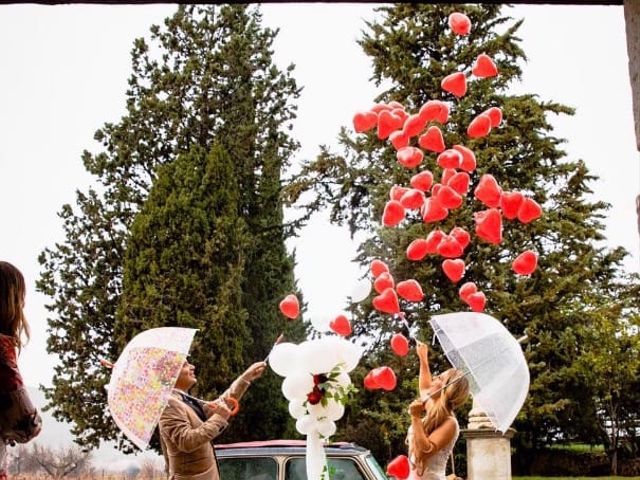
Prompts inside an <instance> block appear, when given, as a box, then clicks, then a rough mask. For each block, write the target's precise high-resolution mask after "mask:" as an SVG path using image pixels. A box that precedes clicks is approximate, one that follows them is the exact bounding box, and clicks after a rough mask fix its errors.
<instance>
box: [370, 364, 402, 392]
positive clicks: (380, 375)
mask: <svg viewBox="0 0 640 480" xmlns="http://www.w3.org/2000/svg"><path fill="white" fill-rule="evenodd" d="M372 372H373V375H372V376H373V380H374V381H375V382H376V384H378V385H379V386H380V388H382V389H383V390H387V391H391V390H393V389H394V388H396V384H397V380H396V374H395V372H394V371H393V370H391V368H389V367H378V368H374V369H373V370H372Z"/></svg>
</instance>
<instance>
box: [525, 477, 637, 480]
mask: <svg viewBox="0 0 640 480" xmlns="http://www.w3.org/2000/svg"><path fill="white" fill-rule="evenodd" d="M594 478H606V479H607V480H640V477H513V480H593V479H594Z"/></svg>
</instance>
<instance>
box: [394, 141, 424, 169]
mask: <svg viewBox="0 0 640 480" xmlns="http://www.w3.org/2000/svg"><path fill="white" fill-rule="evenodd" d="M396 158H397V159H398V163H399V164H400V165H402V166H403V167H405V168H416V167H417V166H418V165H420V164H421V163H422V159H423V158H424V153H422V150H420V149H419V148H416V147H406V146H405V147H403V148H401V149H400V150H398V153H396Z"/></svg>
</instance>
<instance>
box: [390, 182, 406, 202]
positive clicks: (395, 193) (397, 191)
mask: <svg viewBox="0 0 640 480" xmlns="http://www.w3.org/2000/svg"><path fill="white" fill-rule="evenodd" d="M408 190H409V189H408V188H407V187H401V186H400V185H394V186H393V187H391V190H389V199H390V200H395V201H397V202H399V201H400V199H401V198H402V196H403V195H404V194H405V193H407V191H408Z"/></svg>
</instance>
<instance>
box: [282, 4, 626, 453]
mask: <svg viewBox="0 0 640 480" xmlns="http://www.w3.org/2000/svg"><path fill="white" fill-rule="evenodd" d="M501 8H502V7H501V6H500V5H428V4H398V5H394V6H385V7H381V8H379V9H378V12H380V13H381V16H380V18H378V19H377V20H375V21H373V22H371V23H369V24H368V25H367V26H368V29H367V30H366V31H365V32H364V34H363V37H362V39H361V40H360V42H359V43H360V45H361V46H362V48H363V50H364V52H365V53H366V54H367V55H368V56H369V57H370V59H371V61H372V65H373V75H372V79H373V81H374V82H375V83H376V85H378V86H380V85H384V86H385V87H386V86H387V85H388V86H389V87H388V89H387V90H386V91H384V92H383V93H382V94H381V95H380V96H379V98H377V99H375V101H376V102H390V101H392V100H393V101H397V102H400V103H401V104H402V105H403V106H404V108H405V110H406V111H407V112H409V113H414V112H417V111H418V110H419V108H420V107H421V106H422V105H423V104H424V103H425V102H426V101H428V100H433V99H440V100H445V101H452V102H453V108H452V111H451V117H450V120H449V122H448V123H447V124H446V125H445V126H444V127H442V130H443V134H444V139H445V143H446V145H448V146H451V145H455V144H462V145H466V146H467V147H469V148H471V149H472V150H473V151H474V152H475V154H476V157H477V161H478V169H477V170H476V171H475V172H474V173H473V174H472V177H471V186H470V189H469V191H470V192H473V191H474V189H475V187H476V186H477V184H478V180H479V178H480V176H481V175H483V174H485V173H490V174H492V175H493V176H494V177H495V178H496V179H497V180H498V182H499V183H500V185H501V187H502V188H503V190H505V191H521V192H523V193H525V194H526V195H527V196H529V197H532V198H534V199H535V200H536V201H537V202H539V203H540V204H541V205H543V207H544V212H545V213H544V215H543V217H542V218H540V219H539V220H536V221H535V222H532V223H530V224H526V225H523V224H520V223H518V222H509V221H505V229H504V241H503V242H502V243H501V245H500V246H499V247H498V246H493V245H490V244H487V243H485V242H483V241H481V240H480V239H478V238H473V239H472V243H471V245H470V247H469V248H468V249H467V250H466V251H465V255H464V256H463V259H464V260H465V263H466V273H465V276H464V278H463V280H462V281H461V282H460V283H459V284H458V286H460V285H461V284H462V283H463V282H465V281H474V282H476V284H477V285H478V287H479V289H481V290H483V291H484V292H485V293H486V295H487V298H488V302H487V307H486V310H485V311H486V312H487V313H489V314H492V315H493V316H495V317H497V318H498V319H500V320H502V321H503V323H504V325H505V326H506V327H507V328H508V329H509V331H510V332H511V333H512V334H513V335H514V336H516V337H519V336H521V335H523V334H525V333H527V334H528V336H529V339H530V341H529V343H528V344H527V345H526V347H525V348H526V352H525V354H526V357H527V360H528V362H529V366H530V370H531V375H532V384H531V389H530V394H529V397H528V399H527V402H526V404H525V406H524V408H523V410H522V411H521V413H520V415H519V417H518V419H517V421H516V423H515V427H516V428H517V430H518V431H519V432H520V433H519V435H518V437H517V438H516V440H515V443H516V445H518V446H521V447H540V446H542V445H544V444H548V443H551V442H554V441H557V440H558V439H559V438H560V437H562V438H565V439H567V438H581V439H583V440H587V441H589V440H591V439H592V438H594V435H595V434H596V433H597V432H596V430H597V429H596V427H595V425H596V422H595V415H596V407H595V404H594V403H593V402H588V401H587V402H585V400H584V398H583V396H582V392H583V391H584V390H583V388H586V386H585V383H584V381H583V379H580V378H578V377H577V376H575V374H574V372H573V371H572V369H571V365H572V362H573V361H574V360H575V358H576V356H577V350H576V347H575V343H574V342H575V339H576V337H575V329H576V327H577V326H578V325H582V324H584V323H585V322H589V315H588V313H586V312H585V311H584V310H585V309H584V308H583V307H581V306H580V300H583V299H586V298H587V297H588V296H589V295H590V294H591V293H593V292H594V291H597V288H598V284H599V282H601V281H603V280H604V279H611V278H613V277H615V276H616V274H617V272H618V271H619V269H620V265H621V263H620V262H621V259H622V258H623V257H624V255H625V252H624V251H622V250H621V249H617V250H613V251H606V250H604V249H602V248H600V247H598V246H597V243H596V242H597V241H599V240H602V239H603V228H604V227H603V225H602V222H601V219H602V218H603V210H605V209H606V208H607V207H608V206H607V204H606V203H604V202H602V201H592V200H589V199H588V198H587V195H588V194H590V193H591V191H590V189H589V184H590V183H591V182H593V181H594V180H595V177H593V176H592V175H590V174H589V172H588V170H587V168H586V166H585V164H584V163H583V162H582V161H573V160H569V159H567V158H565V153H564V152H563V151H562V149H561V144H562V143H563V142H564V140H562V139H559V138H556V137H554V136H553V134H552V130H553V128H552V125H551V124H550V123H549V119H548V117H549V116H551V115H560V114H569V115H570V114H572V113H573V111H572V109H571V108H569V107H567V106H564V105H561V104H559V103H555V102H550V101H542V100H540V99H539V98H537V96H536V95H533V94H530V95H513V94H510V93H509V92H508V88H509V86H510V85H511V84H513V83H514V82H515V81H517V80H519V78H520V75H521V68H520V64H521V62H522V61H523V60H525V59H526V57H525V54H524V52H523V50H522V49H521V47H520V41H519V39H518V38H517V32H518V28H519V26H520V23H521V22H513V21H512V20H511V19H510V18H508V17H507V16H505V15H503V14H502V13H501ZM455 11H461V12H464V13H466V14H467V15H468V16H469V17H470V18H471V21H472V24H473V27H472V30H471V33H470V35H469V36H467V37H458V36H455V35H453V34H452V33H451V32H450V30H449V29H448V27H447V19H448V16H449V14H451V13H452V12H455ZM481 53H486V54H487V55H489V56H490V57H491V58H493V60H494V61H495V62H496V64H497V66H498V69H499V72H500V73H499V76H498V77H495V78H489V79H481V80H474V81H472V82H471V83H470V84H469V89H468V91H467V93H466V95H465V96H464V97H462V98H461V99H459V100H456V99H455V98H454V97H453V96H452V95H450V94H447V93H446V92H444V91H443V90H442V89H441V87H440V82H441V80H442V78H444V77H445V76H446V75H449V74H451V73H453V72H456V71H465V72H467V73H468V72H469V71H470V68H471V65H472V64H473V62H474V60H475V59H476V57H477V56H478V55H479V54H481ZM372 103H373V102H372ZM493 106H498V107H500V108H501V109H502V111H503V113H504V118H505V122H504V124H503V125H502V126H501V127H499V128H497V129H495V130H493V131H492V132H491V134H490V135H489V136H487V137H486V138H480V139H474V140H471V139H469V138H468V136H467V134H466V129H467V126H468V125H469V123H470V122H471V120H472V119H473V118H474V117H475V116H476V115H477V114H479V113H480V112H482V111H484V110H486V109H487V108H489V107H493ZM354 113H355V112H354ZM338 141H339V144H340V146H341V151H340V152H335V151H332V150H331V149H329V148H327V147H323V148H322V150H321V153H320V155H319V156H318V158H317V159H315V160H313V161H311V162H309V163H307V164H306V165H305V166H304V168H303V170H302V172H301V174H300V176H299V177H298V178H297V180H296V181H295V182H294V183H293V184H292V185H291V186H290V187H289V189H288V195H289V201H291V202H296V201H298V200H299V199H300V194H301V193H302V192H304V191H306V190H309V189H311V190H312V191H313V192H314V196H313V199H312V200H311V201H310V202H308V203H306V204H305V205H304V207H305V208H306V209H307V210H308V211H309V212H313V211H316V210H319V209H321V208H325V207H328V208H330V214H331V219H332V221H334V222H336V223H338V224H342V225H347V226H348V227H349V229H350V231H351V233H352V234H355V233H358V234H359V236H363V235H364V236H365V237H366V239H365V241H364V242H363V243H362V244H361V245H360V247H359V253H358V257H357V259H358V260H359V261H360V262H361V264H362V265H363V267H365V268H368V266H369V264H370V262H371V260H372V259H375V258H379V259H382V260H385V261H387V262H388V264H389V266H390V268H391V273H392V274H393V276H394V277H395V280H396V282H398V281H400V280H405V279H409V278H414V279H416V280H418V281H419V282H420V284H421V285H422V286H423V289H424V291H425V293H426V296H425V299H424V301H423V302H421V303H413V304H403V309H404V311H405V312H406V313H407V317H408V318H409V320H410V323H411V325H412V329H413V331H414V332H417V334H418V335H419V336H422V338H423V339H424V340H426V341H429V340H430V339H431V332H430V329H429V328H430V327H429V326H428V324H427V320H428V318H429V316H430V315H432V314H439V313H448V312H454V311H465V310H468V307H467V305H465V304H464V303H463V302H462V301H461V300H460V298H459V296H458V288H457V286H454V285H453V284H452V283H451V282H450V281H449V280H448V279H447V278H446V277H445V275H444V274H443V272H442V269H441V262H442V259H441V258H436V257H434V256H431V257H427V258H426V259H425V260H424V261H421V262H410V261H408V260H407V259H406V256H405V251H406V248H407V246H408V244H409V243H410V242H411V241H412V240H414V239H416V238H418V237H422V238H424V237H426V235H427V233H429V231H431V230H432V229H433V228H440V229H442V230H443V231H445V232H447V233H448V232H449V231H450V230H451V229H452V228H453V227H454V226H459V227H464V228H465V229H466V230H467V231H468V232H470V233H471V234H472V236H473V232H474V220H473V212H475V211H478V210H481V209H484V208H486V207H484V206H481V205H480V203H479V202H477V201H475V200H473V199H472V198H471V197H472V193H471V194H470V196H469V197H468V198H467V200H466V201H465V204H464V205H463V207H462V208H460V209H458V210H456V211H455V213H454V214H452V215H450V216H449V218H447V219H446V220H444V221H442V222H440V223H438V224H436V226H435V227H433V226H429V225H427V224H424V223H423V222H422V219H421V218H414V219H413V220H414V221H408V222H407V221H405V222H406V223H405V224H403V225H402V226H401V227H398V228H385V227H381V226H380V219H381V216H382V211H383V208H384V205H385V203H386V202H387V200H388V199H389V190H390V187H392V186H393V185H396V184H397V185H403V186H408V185H409V180H410V178H411V176H413V175H414V174H415V173H417V171H419V170H422V169H429V170H431V171H432V172H433V173H434V177H435V179H436V180H435V181H439V179H440V173H441V172H442V169H441V168H440V167H438V166H437V165H436V162H435V155H433V154H427V155H425V161H424V163H423V165H422V166H421V167H420V168H417V169H412V170H408V169H406V168H404V167H402V166H401V165H399V164H398V162H397V161H396V151H395V149H394V148H393V147H392V146H391V145H390V144H389V142H382V141H380V140H378V138H377V137H376V134H375V131H372V132H370V133H368V134H359V135H354V134H353V133H352V131H351V129H347V128H343V129H342V130H341V133H340V135H339V138H338ZM414 141H415V140H414ZM405 225H406V226H405ZM526 249H532V250H535V251H536V252H538V253H539V254H540V261H539V267H538V271H537V272H536V273H535V274H534V275H533V276H531V278H519V277H517V276H516V275H514V273H513V272H512V271H511V261H512V260H513V259H514V258H515V257H516V256H517V255H518V254H520V253H521V252H522V251H524V250H526ZM354 314H355V317H356V322H355V325H354V332H355V334H356V335H359V336H360V337H361V338H363V339H367V338H370V336H371V332H380V335H379V336H377V338H375V339H374V340H373V341H371V342H370V343H369V349H370V357H369V363H370V364H369V366H377V365H379V364H380V363H388V364H389V365H391V366H393V367H394V368H395V369H396V371H397V372H398V373H399V374H400V377H401V379H402V381H403V384H402V385H403V388H399V389H398V390H397V391H396V392H392V393H385V394H380V393H367V394H365V395H364V396H363V397H361V398H359V399H358V400H357V401H358V405H357V406H354V408H352V409H351V410H350V412H349V413H348V415H347V416H346V418H347V420H346V423H347V427H346V431H347V432H349V434H350V435H351V438H350V439H351V440H355V441H358V439H359V438H361V437H360V435H366V436H367V437H368V438H370V439H378V440H377V444H375V445H372V444H370V443H365V444H366V445H367V446H368V447H369V448H372V449H373V451H374V453H375V454H376V455H378V457H379V458H380V459H382V460H384V459H386V458H390V456H391V455H392V454H397V452H399V451H402V450H404V445H403V441H404V435H405V432H406V427H407V424H408V420H407V417H406V414H405V411H406V405H408V402H409V401H410V400H411V398H413V397H414V396H415V392H416V390H415V375H416V374H417V368H416V367H417V364H416V362H415V359H398V358H393V356H392V355H391V354H390V352H389V349H388V341H389V338H390V336H391V334H392V333H394V332H396V331H398V330H399V329H400V328H399V327H400V325H399V324H398V322H397V321H395V320H393V319H391V318H390V316H388V315H381V314H380V313H378V312H376V311H375V310H373V309H372V307H371V305H370V303H368V302H364V303H362V304H361V305H359V306H358V307H357V308H355V309H354ZM436 360H439V362H440V366H441V367H443V368H444V367H445V364H446V362H445V360H444V359H442V358H440V359H436ZM365 366H366V365H365ZM364 373H365V371H364V369H361V371H360V374H362V375H363V374H364ZM577 412H581V415H580V417H578V416H577ZM362 425H365V426H366V427H365V428H364V429H363V428H361V426H362ZM365 430H366V431H365ZM364 441H365V440H364V439H363V442H364Z"/></svg>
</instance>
